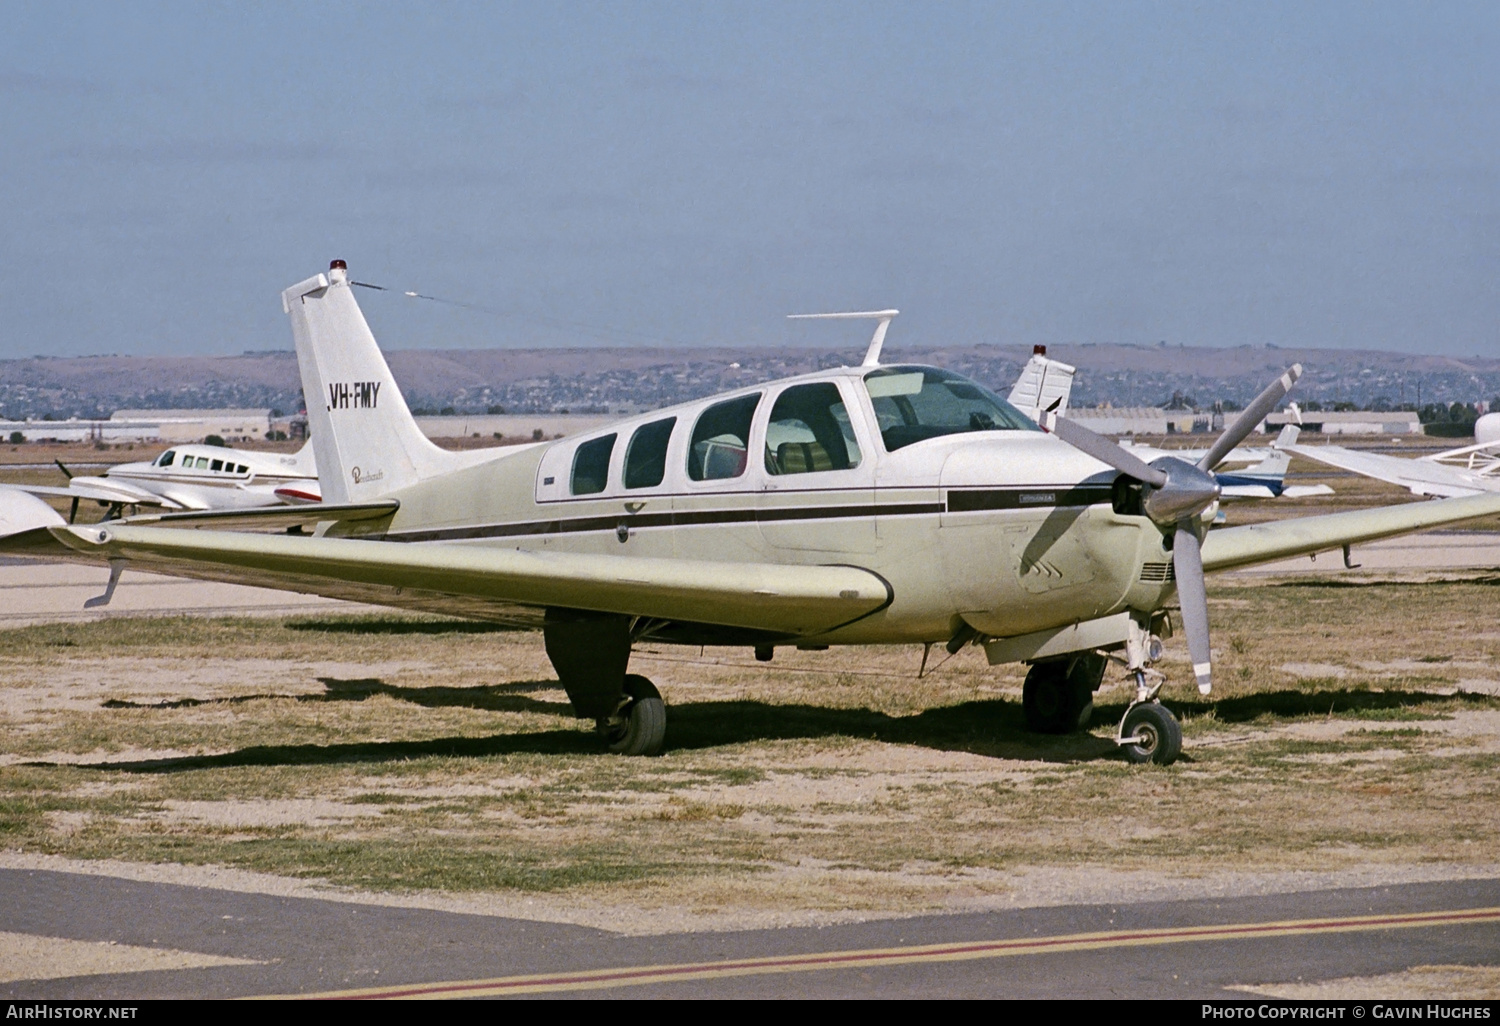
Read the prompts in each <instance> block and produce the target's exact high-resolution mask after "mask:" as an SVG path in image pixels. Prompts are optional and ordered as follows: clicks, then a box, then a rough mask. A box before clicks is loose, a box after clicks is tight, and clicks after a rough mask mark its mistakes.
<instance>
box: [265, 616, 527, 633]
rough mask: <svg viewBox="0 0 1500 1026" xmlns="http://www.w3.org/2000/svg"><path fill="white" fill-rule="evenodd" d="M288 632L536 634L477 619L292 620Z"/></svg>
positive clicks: (523, 629) (525, 629) (515, 627)
mask: <svg viewBox="0 0 1500 1026" xmlns="http://www.w3.org/2000/svg"><path fill="white" fill-rule="evenodd" d="M286 629H287V630H289V631H320V632H323V633H327V634H514V633H519V632H524V631H535V630H536V627H535V626H534V625H525V626H523V625H519V624H507V623H492V622H489V621H477V620H390V619H380V618H373V617H372V618H371V619H368V620H292V621H289V622H288V623H287V624H286Z"/></svg>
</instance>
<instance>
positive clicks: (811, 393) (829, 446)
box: [766, 381, 860, 474]
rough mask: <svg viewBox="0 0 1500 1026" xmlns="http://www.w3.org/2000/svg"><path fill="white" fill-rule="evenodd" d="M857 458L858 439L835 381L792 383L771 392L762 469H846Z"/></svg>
mask: <svg viewBox="0 0 1500 1026" xmlns="http://www.w3.org/2000/svg"><path fill="white" fill-rule="evenodd" d="M859 460H860V452H859V442H858V441H857V440H856V439H855V437H854V426H853V425H852V424H851V423H850V422H849V411H848V410H847V409H845V407H844V399H843V396H841V395H840V394H839V389H838V386H837V385H835V384H833V383H832V382H831V381H824V382H820V383H818V384H815V385H795V386H793V387H792V388H789V389H787V390H786V391H785V392H782V393H781V395H779V396H778V397H777V398H776V405H775V406H773V407H771V419H770V422H769V423H768V424H767V425H766V473H768V474H810V473H814V472H817V471H822V470H849V469H851V468H853V467H857V466H859Z"/></svg>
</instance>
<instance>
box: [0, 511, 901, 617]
mask: <svg viewBox="0 0 1500 1026" xmlns="http://www.w3.org/2000/svg"><path fill="white" fill-rule="evenodd" d="M294 512H304V511H301V510H295V511H294ZM0 550H3V551H7V552H11V553H14V554H17V555H26V556H32V557H39V558H53V559H72V560H81V561H85V562H103V561H105V560H110V561H112V563H113V564H114V565H123V566H125V567H126V568H130V569H139V570H144V571H147V572H155V573H163V574H170V575H172V576H174V577H191V578H196V579H199V580H209V581H227V582H232V583H235V584H250V585H257V586H259V587H264V588H276V589H280V590H282V591H295V592H302V593H304V594H313V595H324V596H328V597H331V598H341V599H349V600H353V601H359V602H373V603H377V604H380V605H387V606H396V607H401V608H409V609H421V610H426V611H429V612H437V613H448V614H453V615H459V616H467V617H472V618H474V619H480V620H493V621H499V622H535V621H536V620H538V619H540V617H538V616H537V615H536V614H537V612H539V611H540V610H541V609H544V608H546V607H562V608H567V609H577V610H588V611H591V612H603V613H624V614H628V615H632V616H642V617H651V618H659V619H662V620H670V621H676V622H682V623H698V624H711V625H715V626H720V627H730V628H743V629H748V630H754V631H763V632H769V633H771V634H779V635H784V636H787V637H797V636H802V635H811V634H818V633H823V632H826V631H829V630H832V629H834V628H836V627H840V626H843V625H844V624H847V623H851V622H853V621H855V620H858V619H861V618H862V617H864V616H867V615H869V614H870V613H874V612H876V611H878V610H880V609H883V608H885V607H886V606H887V605H889V604H890V602H891V600H892V598H893V597H894V596H893V595H892V593H891V588H890V585H889V584H887V583H886V581H885V579H884V578H883V577H881V576H880V575H878V574H876V573H873V572H871V571H869V570H863V569H860V568H858V567H852V566H784V565H779V564H759V563H716V562H710V561H706V560H689V559H646V558H637V557H625V556H608V555H584V554H577V553H562V552H523V551H520V550H517V549H501V548H491V547H487V546H476V545H462V544H455V543H444V542H432V543H421V544H402V543H396V542H381V541H364V540H358V539H349V538H318V537H291V536H287V535H284V534H283V535H265V534H240V533H235V532H231V531H194V530H183V529H181V528H165V527H147V526H142V525H139V524H131V523H125V522H115V523H107V524H90V525H87V526H76V527H70V526H63V525H52V526H45V527H37V528H34V529H32V530H29V531H23V532H21V533H19V534H16V535H13V536H11V537H9V538H5V539H3V540H0ZM121 560H123V561H124V563H123V564H120V563H119V561H121Z"/></svg>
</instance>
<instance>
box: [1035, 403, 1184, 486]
mask: <svg viewBox="0 0 1500 1026" xmlns="http://www.w3.org/2000/svg"><path fill="white" fill-rule="evenodd" d="M1042 427H1043V428H1044V429H1045V430H1047V431H1051V432H1052V433H1053V434H1055V435H1056V436H1057V437H1058V438H1061V439H1062V440H1063V441H1064V442H1067V443H1068V444H1069V445H1071V446H1072V447H1073V448H1075V449H1078V450H1080V451H1082V452H1086V453H1088V454H1089V455H1090V456H1092V457H1094V459H1096V460H1098V461H1099V462H1100V463H1107V464H1109V465H1110V466H1111V467H1114V468H1115V469H1116V470H1118V471H1119V472H1120V473H1122V474H1129V475H1130V476H1131V477H1133V478H1135V479H1136V480H1137V481H1144V482H1145V483H1146V484H1148V485H1151V486H1152V487H1153V488H1160V487H1161V486H1162V485H1164V484H1166V483H1167V475H1166V474H1164V473H1163V472H1162V471H1160V470H1157V469H1156V468H1155V467H1153V466H1151V465H1150V464H1148V463H1146V462H1145V461H1144V460H1142V459H1141V458H1140V457H1138V456H1134V455H1132V454H1131V453H1128V452H1126V451H1125V450H1124V449H1122V448H1120V447H1119V446H1118V445H1116V444H1115V443H1114V442H1113V441H1112V440H1110V439H1108V438H1105V437H1104V436H1103V435H1096V434H1094V432H1092V431H1090V430H1089V429H1088V428H1086V427H1084V426H1083V425H1081V424H1079V423H1077V422H1076V421H1071V420H1067V419H1066V418H1064V417H1059V416H1058V415H1057V414H1056V413H1055V412H1053V411H1051V410H1049V411H1047V412H1046V413H1045V414H1043V415H1042Z"/></svg>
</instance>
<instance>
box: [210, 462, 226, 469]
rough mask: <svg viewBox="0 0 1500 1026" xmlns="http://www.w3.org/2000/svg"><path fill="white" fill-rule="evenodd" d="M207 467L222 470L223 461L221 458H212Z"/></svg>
mask: <svg viewBox="0 0 1500 1026" xmlns="http://www.w3.org/2000/svg"><path fill="white" fill-rule="evenodd" d="M208 469H209V470H223V469H224V461H223V460H214V461H213V462H212V463H210V464H209V465H208Z"/></svg>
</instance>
